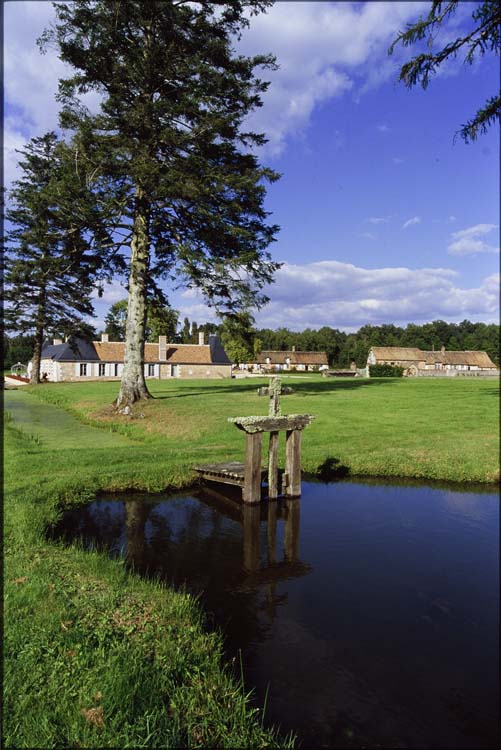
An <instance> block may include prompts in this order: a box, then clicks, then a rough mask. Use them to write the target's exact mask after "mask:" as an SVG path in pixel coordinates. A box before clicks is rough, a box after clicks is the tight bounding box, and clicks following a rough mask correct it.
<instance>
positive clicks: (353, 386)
mask: <svg viewBox="0 0 501 750" xmlns="http://www.w3.org/2000/svg"><path fill="white" fill-rule="evenodd" d="M263 380H265V381H266V380H267V378H266V377H263ZM395 380H397V378H373V379H369V378H360V379H354V378H349V379H348V378H347V379H346V380H337V381H335V382H332V381H328V382H323V381H318V382H312V381H308V382H306V383H298V382H295V383H291V385H290V387H291V388H292V390H293V393H294V394H305V395H306V394H308V395H312V394H313V395H315V394H319V395H320V394H324V393H335V392H336V391H348V390H357V389H359V388H364V387H368V386H380V385H391V384H392V383H393V382H394V381H395ZM398 380H400V378H398ZM259 387H262V383H261V382H259V383H256V382H254V383H249V384H245V385H226V384H224V385H221V386H213V385H207V386H204V387H203V389H202V390H201V389H200V386H199V385H193V386H192V387H190V386H185V387H183V390H182V391H177V392H176V393H167V394H151V395H152V397H153V398H154V399H159V400H161V399H167V398H187V397H191V396H205V395H207V394H208V393H211V392H212V393H217V394H222V393H250V392H255V393H257V390H258V388H259Z"/></svg>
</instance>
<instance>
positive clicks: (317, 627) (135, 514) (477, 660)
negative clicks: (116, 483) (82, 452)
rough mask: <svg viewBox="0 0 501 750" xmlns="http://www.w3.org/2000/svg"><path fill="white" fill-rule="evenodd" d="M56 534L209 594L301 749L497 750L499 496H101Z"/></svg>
mask: <svg viewBox="0 0 501 750" xmlns="http://www.w3.org/2000/svg"><path fill="white" fill-rule="evenodd" d="M55 536H62V537H63V538H65V539H67V540H72V539H75V538H83V540H84V543H85V544H86V545H87V546H91V545H92V546H99V547H105V548H107V549H109V550H110V552H111V553H112V554H115V555H116V554H124V555H126V556H127V558H128V560H129V561H130V562H131V563H132V564H133V565H134V567H135V568H136V570H138V571H139V572H141V573H143V574H148V575H157V576H158V575H159V576H160V577H162V578H163V579H164V580H166V581H167V582H169V583H170V584H174V585H176V586H179V585H182V584H184V583H186V586H187V588H188V590H190V591H192V592H195V593H201V601H202V603H203V605H204V607H205V609H206V611H207V612H208V613H209V620H210V622H211V623H213V624H215V625H218V626H220V627H221V628H222V630H223V631H224V634H225V637H226V646H227V651H228V654H229V655H230V656H233V655H235V654H237V653H238V650H239V649H241V652H242V661H243V668H244V674H245V680H246V683H247V686H248V687H249V688H251V687H254V688H255V691H256V701H257V702H258V704H259V705H263V704H264V702H265V700H266V717H267V721H268V722H270V723H274V724H276V725H277V724H278V725H280V726H281V728H282V730H283V731H289V730H294V731H295V732H297V734H298V736H299V738H300V740H301V743H302V744H303V746H304V747H384V748H390V747H391V748H394V747H398V748H406V747H409V748H442V747H443V748H474V747H497V740H498V734H497V725H498V722H497V715H498V714H497V706H498V632H499V619H498V616H499V572H498V571H499V497H498V495H497V494H493V493H485V492H477V493H473V492H463V491H461V492H460V491H457V489H442V488H441V489H438V488H430V487H412V486H389V485H384V484H379V485H375V484H372V485H371V484H359V483H354V482H340V483H336V484H330V485H325V484H316V483H305V482H304V483H303V496H302V498H301V500H289V501H287V502H285V501H283V502H278V503H276V502H275V503H270V504H267V503H263V504H262V505H261V506H257V507H256V506H252V507H243V506H242V505H241V504H238V503H235V502H232V501H230V500H222V499H221V498H217V497H216V496H212V495H211V494H208V493H204V494H202V493H200V494H198V493H197V494H194V495H190V496H186V495H176V496H171V497H165V498H162V499H161V500H159V499H158V497H156V498H155V499H154V500H152V499H151V496H150V497H149V498H147V497H139V496H137V495H136V496H134V498H133V499H129V500H123V499H122V500H117V499H111V498H106V497H103V498H102V499H100V500H98V501H96V502H94V503H92V504H91V505H89V506H87V507H85V508H83V509H80V510H78V511H72V512H69V513H68V514H66V516H65V517H64V519H63V521H62V523H61V524H60V526H59V528H58V529H56V530H55Z"/></svg>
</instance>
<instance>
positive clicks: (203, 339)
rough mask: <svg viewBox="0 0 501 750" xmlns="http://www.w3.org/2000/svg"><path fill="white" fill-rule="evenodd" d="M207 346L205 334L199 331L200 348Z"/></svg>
mask: <svg viewBox="0 0 501 750" xmlns="http://www.w3.org/2000/svg"><path fill="white" fill-rule="evenodd" d="M204 344H205V333H204V332H203V331H199V333H198V346H203V345H204Z"/></svg>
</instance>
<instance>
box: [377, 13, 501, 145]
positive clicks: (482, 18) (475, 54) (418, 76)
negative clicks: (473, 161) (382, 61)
mask: <svg viewBox="0 0 501 750" xmlns="http://www.w3.org/2000/svg"><path fill="white" fill-rule="evenodd" d="M469 5H471V6H472V8H473V11H472V14H471V21H472V23H471V28H470V29H469V30H468V32H467V33H464V35H463V36H458V37H456V39H452V40H451V41H449V42H447V43H446V44H444V46H443V47H442V48H441V49H439V50H435V49H434V42H435V40H436V38H437V36H438V34H439V33H440V31H441V29H442V26H443V24H445V23H446V21H447V19H450V18H451V17H452V16H453V15H454V13H455V12H456V10H457V8H458V6H459V0H451V1H450V2H442V0H433V2H432V3H431V8H430V11H429V13H428V15H427V16H425V17H423V16H421V17H420V18H419V20H418V21H416V22H415V23H413V24H407V28H406V30H405V31H402V32H400V33H399V34H398V36H397V38H396V39H395V40H394V42H393V43H392V44H391V46H390V48H389V50H388V54H390V55H391V54H393V52H394V50H395V47H396V46H397V44H399V43H401V44H402V46H404V47H410V46H411V45H413V44H415V43H417V42H420V41H423V40H426V41H427V48H428V49H427V51H425V52H421V53H420V54H418V55H416V57H414V58H413V59H412V60H410V61H409V62H407V63H405V65H403V66H402V68H401V70H400V75H399V80H400V81H402V82H403V83H404V84H405V85H406V86H407V88H412V87H413V86H415V85H416V84H417V83H420V84H421V86H422V87H423V89H426V88H427V86H428V83H429V82H430V79H431V78H432V77H433V75H435V74H436V72H437V71H438V69H439V68H440V66H441V65H442V63H444V62H445V61H446V60H447V59H448V58H456V57H457V56H458V55H463V62H464V63H468V64H469V65H472V64H473V62H474V61H475V60H476V59H478V58H479V57H482V56H483V55H486V54H493V55H496V56H499V53H500V50H501V5H500V4H499V0H484V1H483V2H476V3H469ZM500 120H501V96H500V95H499V92H497V93H496V94H495V95H494V96H492V97H490V98H489V99H487V101H486V102H485V104H484V105H483V106H482V107H480V108H479V109H478V111H477V112H476V114H475V116H474V117H472V118H471V119H470V120H469V121H468V122H466V123H465V124H463V125H462V126H461V128H460V129H459V131H458V132H457V133H456V135H458V134H459V135H460V136H461V138H462V139H463V140H464V141H465V142H466V143H469V142H471V141H475V140H476V139H477V137H478V136H479V135H480V134H482V133H486V132H487V130H488V128H489V126H490V125H492V124H493V123H494V122H496V121H497V122H500Z"/></svg>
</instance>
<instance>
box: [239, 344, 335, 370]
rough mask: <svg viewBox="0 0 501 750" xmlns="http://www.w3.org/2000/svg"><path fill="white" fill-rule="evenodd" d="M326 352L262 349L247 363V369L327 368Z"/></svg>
mask: <svg viewBox="0 0 501 750" xmlns="http://www.w3.org/2000/svg"><path fill="white" fill-rule="evenodd" d="M327 367H328V363H327V354H326V353H325V352H300V351H296V350H295V349H292V350H291V351H285V352H276V351H263V352H261V354H258V355H257V358H256V361H255V362H253V363H250V364H249V365H248V369H254V370H261V371H262V370H264V371H270V370H274V371H282V370H283V371H291V370H299V371H303V372H304V371H314V370H323V369H327Z"/></svg>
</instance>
